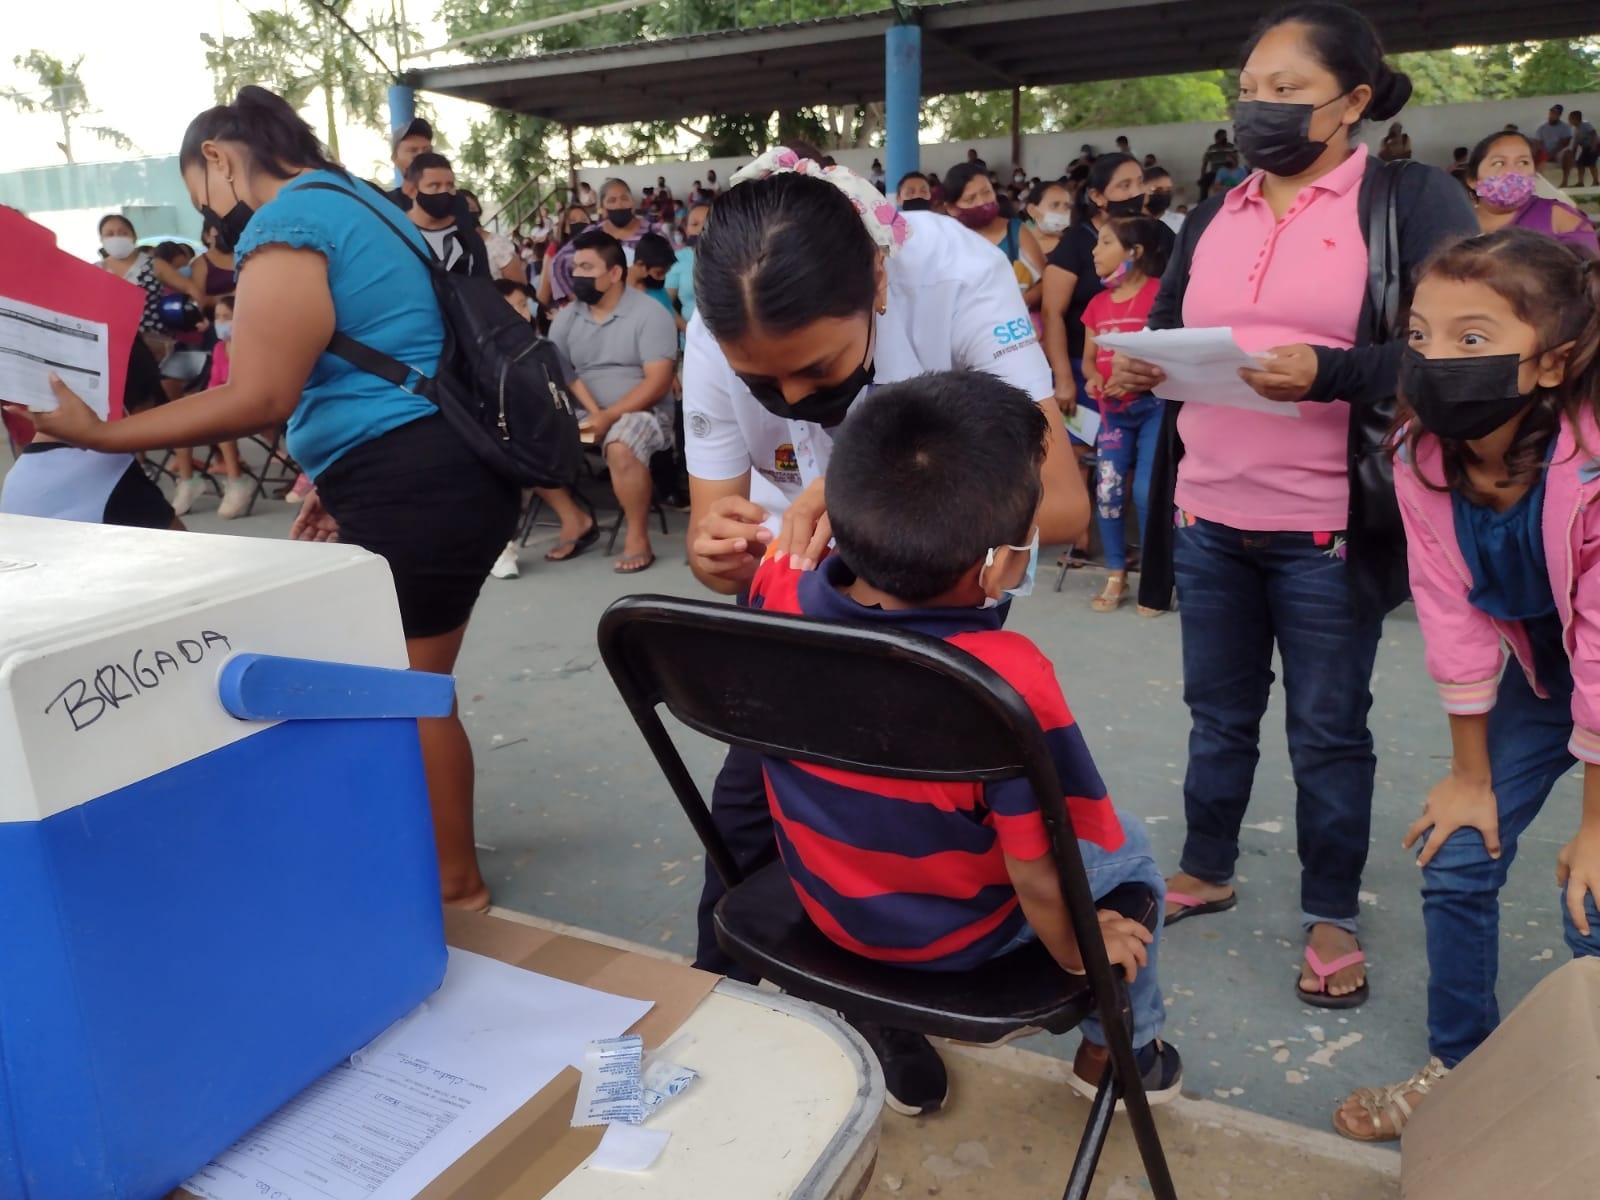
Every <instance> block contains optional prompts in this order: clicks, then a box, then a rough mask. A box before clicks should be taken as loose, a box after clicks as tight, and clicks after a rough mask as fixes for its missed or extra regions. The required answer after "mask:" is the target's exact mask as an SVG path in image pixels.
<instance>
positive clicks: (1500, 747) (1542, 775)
mask: <svg viewBox="0 0 1600 1200" xmlns="http://www.w3.org/2000/svg"><path fill="white" fill-rule="evenodd" d="M1551 674H1555V675H1556V676H1557V677H1556V678H1548V677H1547V678H1545V679H1544V680H1543V682H1544V684H1545V687H1546V689H1547V690H1548V691H1549V692H1550V698H1549V699H1548V700H1541V699H1539V697H1538V696H1537V695H1536V694H1535V693H1534V691H1533V689H1532V688H1531V687H1529V686H1528V680H1527V677H1526V676H1525V675H1524V674H1523V673H1522V669H1521V668H1520V667H1518V666H1517V664H1516V661H1515V660H1513V661H1511V662H1510V663H1508V664H1507V666H1506V673H1505V678H1504V679H1502V680H1501V681H1500V695H1499V699H1498V700H1497V701H1496V703H1495V707H1494V710H1493V711H1492V712H1491V713H1490V714H1489V765H1490V769H1491V771H1492V774H1493V781H1494V794H1495V799H1496V801H1498V808H1499V811H1500V858H1499V861H1496V860H1494V859H1492V858H1490V857H1489V853H1488V851H1487V850H1485V849H1484V847H1483V835H1482V834H1480V833H1479V832H1478V831H1477V830H1476V829H1459V830H1457V831H1456V832H1455V833H1453V834H1451V835H1450V837H1449V839H1448V840H1447V841H1446V842H1445V843H1444V845H1443V846H1442V847H1440V849H1439V853H1438V854H1436V855H1435V856H1434V858H1433V861H1432V862H1430V863H1429V864H1428V865H1427V866H1426V867H1424V868H1423V869H1422V923H1423V927H1424V929H1425V930H1426V931H1427V939H1428V1050H1429V1053H1431V1054H1434V1055H1436V1056H1437V1057H1438V1058H1439V1060H1440V1061H1441V1062H1443V1063H1444V1065H1445V1066H1447V1067H1453V1066H1455V1065H1456V1064H1457V1063H1459V1062H1460V1061H1461V1060H1462V1059H1463V1058H1465V1057H1466V1056H1467V1055H1469V1054H1471V1053H1472V1052H1473V1051H1474V1050H1475V1049H1477V1048H1478V1045H1479V1043H1481V1042H1482V1041H1483V1040H1484V1039H1485V1038H1486V1037H1488V1036H1489V1035H1490V1034H1491V1033H1493V1032H1494V1030H1495V1026H1497V1025H1498V1024H1499V1023H1500V1009H1499V1006H1498V1005H1497V1004H1496V1002H1495V994H1494V988H1495V977H1496V976H1497V975H1498V973H1499V969H1500V888H1501V886H1502V885H1503V884H1504V883H1505V881H1506V873H1507V872H1508V871H1509V870H1510V869H1511V861H1512V860H1513V859H1514V858H1516V856H1517V840H1518V838H1519V837H1521V835H1522V832H1523V831H1524V830H1525V829H1527V828H1528V826H1529V824H1531V823H1532V821H1533V819H1534V818H1535V817H1537V816H1538V815H1539V810H1540V809H1541V808H1543V807H1544V802H1545V797H1547V796H1548V795H1549V794H1550V789H1551V788H1552V787H1554V786H1555V783H1556V781H1557V780H1558V779H1560V778H1561V776H1563V775H1564V774H1566V773H1567V771H1568V770H1570V769H1571V767H1572V765H1573V763H1574V761H1575V760H1574V759H1573V757H1572V755H1571V754H1569V753H1568V752H1567V740H1568V738H1570V737H1571V736H1572V708H1571V705H1572V679H1571V676H1570V675H1566V676H1565V677H1561V673H1559V672H1555V673H1552V672H1545V675H1546V676H1549V675H1551ZM1571 824H1572V827H1573V828H1576V823H1575V822H1571ZM1540 869H1541V870H1543V869H1545V868H1544V867H1541V868H1540ZM1585 908H1586V909H1587V911H1588V914H1589V928H1590V929H1591V930H1592V931H1593V932H1592V933H1591V934H1590V936H1589V937H1587V938H1586V937H1584V936H1583V935H1582V934H1580V933H1579V932H1578V930H1577V928H1576V927H1575V926H1574V925H1573V924H1572V918H1571V916H1569V915H1568V913H1567V903H1566V893H1565V891H1564V890H1563V892H1562V895H1561V921H1562V924H1563V926H1564V927H1565V929H1566V939H1567V945H1568V947H1570V948H1571V950H1572V953H1573V957H1575V958H1576V957H1582V956H1586V955H1591V956H1592V955H1600V912H1597V911H1596V909H1595V905H1594V901H1593V900H1592V899H1587V900H1586V904H1585Z"/></svg>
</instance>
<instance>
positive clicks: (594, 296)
mask: <svg viewBox="0 0 1600 1200" xmlns="http://www.w3.org/2000/svg"><path fill="white" fill-rule="evenodd" d="M604 295H605V293H604V292H602V291H601V290H600V285H599V284H598V283H596V282H595V281H594V279H593V278H592V277H591V276H588V275H575V276H573V279H572V298H573V299H574V300H577V301H580V302H582V303H584V304H599V303H600V297H602V296H604Z"/></svg>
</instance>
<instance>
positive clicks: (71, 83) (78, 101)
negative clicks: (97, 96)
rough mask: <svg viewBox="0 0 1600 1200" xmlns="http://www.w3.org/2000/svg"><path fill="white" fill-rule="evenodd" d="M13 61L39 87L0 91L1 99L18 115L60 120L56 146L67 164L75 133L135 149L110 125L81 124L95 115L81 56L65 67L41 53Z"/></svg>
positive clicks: (126, 138) (123, 147)
mask: <svg viewBox="0 0 1600 1200" xmlns="http://www.w3.org/2000/svg"><path fill="white" fill-rule="evenodd" d="M12 61H13V62H14V63H16V65H17V66H18V67H20V68H21V69H22V70H24V71H28V72H31V73H32V74H33V76H34V78H35V79H37V80H38V81H39V86H38V88H36V89H30V90H28V91H22V90H19V89H17V88H5V89H0V96H3V97H4V98H5V99H7V100H9V101H11V103H12V104H13V105H15V106H16V109H17V111H18V112H23V113H54V114H55V115H56V116H57V117H58V118H60V120H61V140H60V141H59V142H57V143H56V145H57V146H59V147H60V148H61V153H62V154H63V155H65V156H66V159H67V161H68V162H69V163H70V162H74V161H76V160H75V159H74V158H73V157H72V132H73V130H74V129H80V130H82V131H83V132H84V133H88V134H92V135H94V136H95V137H97V138H99V139H100V140H101V141H102V142H110V143H111V144H112V145H113V146H115V147H116V148H117V149H118V150H133V149H135V148H136V147H135V146H134V144H133V139H132V138H130V137H129V136H128V135H127V134H125V133H123V132H122V131H121V130H118V129H113V128H111V127H110V126H109V125H85V124H83V123H82V118H84V117H87V116H92V115H93V114H94V113H95V112H96V111H97V110H96V109H95V108H93V107H92V106H91V105H90V103H89V94H88V92H87V91H85V90H84V86H83V77H82V75H81V74H80V73H79V69H80V68H81V67H82V66H83V55H81V54H80V55H78V57H77V58H75V59H73V60H72V61H71V62H70V63H68V62H63V61H62V60H61V59H59V58H55V57H54V56H52V55H49V54H46V53H45V52H44V51H43V50H30V51H28V52H27V53H26V54H19V55H17V57H16V58H15V59H13V60H12Z"/></svg>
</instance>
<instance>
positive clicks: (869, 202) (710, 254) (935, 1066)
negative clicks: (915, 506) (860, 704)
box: [683, 146, 1089, 1114]
mask: <svg viewBox="0 0 1600 1200" xmlns="http://www.w3.org/2000/svg"><path fill="white" fill-rule="evenodd" d="M817 157H818V156H817V154H816V152H815V151H814V150H813V149H811V148H810V147H806V146H793V147H785V148H781V149H778V150H773V151H770V152H768V153H767V154H764V155H762V156H761V157H760V158H759V159H757V160H756V161H755V162H754V163H751V164H750V165H749V166H747V167H746V168H744V169H743V170H741V171H740V172H739V173H738V174H737V175H735V176H734V181H733V186H732V187H730V188H729V189H728V191H727V192H726V193H725V194H724V195H723V196H722V197H721V198H719V199H718V201H717V204H716V207H715V209H714V211H713V213H712V215H711V219H710V220H709V221H708V222H707V223H706V228H705V232H704V233H703V234H701V237H700V244H699V246H697V247H696V249H695V300H696V312H695V317H694V320H692V321H691V322H690V323H689V331H688V336H687V338H686V340H685V346H684V389H683V391H684V408H685V420H684V424H685V426H686V433H687V439H688V445H687V457H688V467H689V495H690V509H691V511H690V516H689V528H690V535H689V562H690V569H691V570H692V571H693V572H694V574H695V576H696V578H698V579H699V580H700V581H701V582H702V583H704V584H705V585H706V586H707V587H709V588H711V589H712V590H713V591H717V592H720V593H722V594H724V595H734V594H736V593H740V592H744V591H746V590H747V589H748V587H749V586H750V582H751V579H752V578H753V577H754V575H755V572H756V568H757V565H758V564H759V563H760V561H761V560H762V558H763V556H764V555H766V554H767V553H768V552H769V550H770V551H771V552H772V553H773V554H781V555H783V560H784V561H785V562H786V563H789V564H790V565H792V566H796V567H800V568H808V567H815V566H816V564H817V563H818V562H819V561H820V560H821V559H822V557H823V551H824V549H825V548H826V547H827V544H828V541H829V538H830V536H831V527H830V525H829V522H828V519H827V497H826V478H825V476H826V472H827V466H828V459H829V454H830V452H831V448H832V439H833V430H834V429H835V428H837V427H838V426H839V425H840V423H841V422H843V420H844V418H845V416H846V414H847V413H849V412H850V411H851V409H852V407H853V406H855V405H870V404H871V402H872V396H871V393H872V389H873V388H874V387H876V386H878V385H881V384H887V383H892V382H895V381H897V380H903V379H910V378H912V377H913V376H916V375H921V374H923V373H924V372H927V371H934V370H948V369H952V368H971V369H974V370H980V371H986V372H988V373H989V374H991V375H995V376H998V377H999V378H1001V379H1003V380H1005V381H1007V382H1009V383H1012V384H1014V385H1015V386H1017V387H1019V388H1021V389H1022V390H1023V391H1024V392H1025V393H1026V394H1027V395H1028V396H1030V397H1031V398H1033V399H1034V400H1036V401H1042V402H1044V403H1046V404H1048V403H1049V401H1050V395H1051V383H1050V374H1049V365H1048V364H1047V363H1046V362H1045V359H1044V356H1043V354H1042V353H1041V352H1040V350H1039V347H1038V343H1037V340H1036V338H1035V336H1034V333H1033V328H1032V326H1031V325H1030V323H1029V321H1028V313H1027V309H1026V307H1025V306H1024V305H1023V303H1022V293H1021V292H1020V291H1019V290H1018V288H1017V284H1016V277H1015V276H1014V275H1013V274H1012V272H1011V269H1010V267H1009V266H1008V265H1007V264H1006V262H1005V260H1004V258H1003V257H1002V256H1000V255H999V254H996V253H995V251H994V249H993V247H991V246H988V245H985V244H984V242H983V241H982V239H980V238H975V237H973V236H972V235H971V234H969V233H968V232H966V231H965V230H963V229H962V228H961V227H960V225H958V224H957V223H956V222H955V221H953V220H951V219H950V218H948V217H945V216H942V215H938V214H935V213H924V212H911V213H901V212H898V211H897V210H896V209H895V207H894V206H893V205H892V204H890V203H889V202H888V201H887V200H886V199H885V198H884V197H883V195H882V194H881V193H879V192H877V191H875V190H874V189H873V188H872V186H871V184H869V183H868V182H867V181H866V180H865V179H862V178H860V177H859V176H857V175H855V174H854V173H853V172H851V171H850V170H848V169H847V168H844V167H833V168H828V167H824V166H822V165H821V164H820V163H819V162H818V161H817ZM1044 426H1045V428H1047V429H1048V430H1049V446H1048V449H1047V452H1046V455H1045V459H1044V467H1043V471H1042V475H1043V500H1042V503H1041V504H1040V506H1039V512H1038V515H1037V516H1036V518H1035V523H1036V524H1037V525H1038V527H1039V536H1040V540H1041V541H1043V542H1056V543H1059V542H1062V541H1066V540H1072V539H1076V538H1077V537H1079V536H1080V535H1081V534H1082V533H1083V531H1084V529H1085V528H1086V527H1087V525H1088V520H1089V498H1088V494H1087V492H1086V491H1085V490H1084V485H1083V480H1082V478H1081V477H1080V476H1079V474H1078V472H1077V471H1076V470H1075V469H1074V466H1073V462H1072V455H1071V453H1070V451H1069V449H1068V447H1067V442H1066V430H1065V429H1064V428H1063V426H1062V424H1061V417H1060V415H1059V413H1058V412H1057V411H1056V410H1055V406H1054V405H1053V404H1050V405H1049V410H1048V411H1047V412H1046V413H1045V422H1044ZM712 816H713V819H715V820H716V822H717V827H718V829H719V830H720V831H721V832H722V834H723V836H724V838H726V839H727V840H728V842H729V845H730V848H731V849H732V851H733V853H734V855H735V856H736V857H737V858H738V859H739V861H740V864H741V866H742V867H744V868H745V869H752V868H754V867H756V866H759V865H764V864H765V863H769V862H772V861H774V860H775V858H776V856H777V844H776V842H775V840H774V835H773V832H772V821H771V814H770V812H769V810H768V807H767V798H766V792H765V788H764V785H763V783H762V779H761V767H760V762H759V760H758V759H757V758H756V757H755V756H754V755H752V754H749V753H746V752H742V751H737V750H736V751H732V752H730V753H729V755H728V758H727V761H726V763H725V765H724V766H723V769H722V772H721V774H720V775H719V777H718V780H717V785H716V788H715V790H714V792H713V796H712ZM721 895H722V886H721V881H720V880H719V879H718V878H717V877H716V874H715V872H708V874H707V877H706V884H705V889H704V891H703V892H702V894H701V903H700V930H699V946H698V959H697V961H699V962H700V963H701V965H703V966H707V967H710V968H711V969H713V970H717V971H721V972H725V973H729V974H732V975H733V976H734V977H735V978H745V979H748V978H749V973H748V972H747V971H745V970H744V969H743V968H741V967H739V966H738V965H737V964H736V963H734V962H733V961H732V960H730V959H729V958H728V957H727V956H726V955H724V954H723V953H722V952H721V951H720V950H719V949H718V948H717V945H716V939H715V937H714V935H713V932H712V929H711V911H712V908H713V907H714V906H715V904H716V901H717V900H718V899H719V898H720V897H721ZM863 1033H864V1034H865V1036H866V1037H867V1039H868V1041H869V1042H870V1043H871V1044H872V1046H873V1049H874V1050H875V1052H876V1053H877V1055H878V1058H879V1061H880V1062H882V1063H883V1067H884V1075H885V1079H886V1082H887V1085H888V1089H889V1094H890V1097H891V1099H890V1104H891V1105H892V1106H894V1107H895V1108H896V1110H897V1111H900V1112H905V1113H913V1114H914V1113H920V1112H932V1111H935V1110H937V1109H938V1108H939V1107H940V1106H941V1105H942V1104H943V1103H944V1100H945V1097H946V1094H947V1091H948V1077H947V1075H946V1073H945V1069H944V1065H943V1063H941V1062H940V1060H939V1057H938V1055H937V1054H936V1053H935V1052H934V1050H933V1048H932V1046H930V1045H929V1043H928V1042H927V1040H926V1039H925V1038H922V1037H920V1036H918V1035H916V1034H910V1033H905V1032H902V1031H895V1030H886V1029H882V1028H879V1027H870V1028H867V1029H864V1030H863Z"/></svg>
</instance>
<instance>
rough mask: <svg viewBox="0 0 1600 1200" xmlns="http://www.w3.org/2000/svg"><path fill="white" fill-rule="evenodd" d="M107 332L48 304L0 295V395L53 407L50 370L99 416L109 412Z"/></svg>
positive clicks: (41, 408) (101, 325) (40, 407)
mask: <svg viewBox="0 0 1600 1200" xmlns="http://www.w3.org/2000/svg"><path fill="white" fill-rule="evenodd" d="M109 336H110V335H109V331H108V330H107V329H106V326H105V323H104V322H102V321H85V320H83V319H82V318H80V317H74V316H69V315H68V314H66V313H63V312H56V311H55V310H54V309H49V308H40V307H39V306H38V305H37V304H24V303H23V302H22V301H21V300H12V299H10V298H8V297H5V296H0V400H8V401H10V402H11V403H13V404H26V405H27V406H28V407H29V408H31V409H33V410H34V411H36V412H53V411H55V409H56V398H55V394H54V393H53V392H51V390H50V372H51V371H54V372H55V373H56V374H57V375H59V376H61V378H62V379H63V380H64V381H65V382H66V385H67V386H68V387H70V388H71V389H72V390H73V391H75V392H77V393H78V395H79V396H81V397H83V401H84V403H85V404H87V405H88V406H89V407H90V408H92V409H94V410H95V412H97V413H99V414H100V415H101V417H106V416H108V415H109V414H110V403H109V401H110V395H111V379H110V369H111V357H110V354H109V352H108V351H107V349H106V344H107V339H108V338H109Z"/></svg>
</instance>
